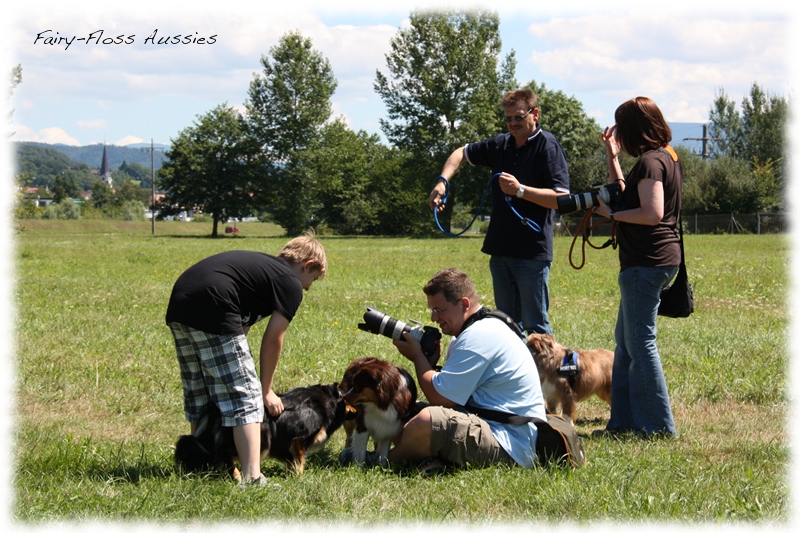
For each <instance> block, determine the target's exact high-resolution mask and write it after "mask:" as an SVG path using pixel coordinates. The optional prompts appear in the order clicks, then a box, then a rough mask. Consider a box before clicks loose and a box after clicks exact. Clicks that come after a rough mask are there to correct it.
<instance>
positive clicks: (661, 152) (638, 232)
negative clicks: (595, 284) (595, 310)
mask: <svg viewBox="0 0 800 533" xmlns="http://www.w3.org/2000/svg"><path fill="white" fill-rule="evenodd" d="M644 179H653V180H656V181H659V182H661V184H662V185H663V187H664V217H663V218H662V219H661V222H659V223H658V224H657V225H655V226H645V225H642V224H626V223H625V222H618V223H617V241H618V242H619V260H620V270H625V269H626V268H628V267H632V266H646V267H662V266H675V265H678V264H680V262H681V249H680V244H679V240H680V239H679V237H678V229H677V228H678V215H679V213H680V211H681V192H682V189H683V166H682V164H681V162H680V161H676V160H673V158H672V155H670V153H668V152H667V151H666V150H665V149H663V148H659V149H657V150H651V151H649V152H645V153H644V154H642V156H641V157H640V158H639V160H638V161H637V162H636V163H635V164H634V165H633V168H632V169H631V171H630V172H629V173H628V175H627V176H626V178H625V192H624V193H623V196H622V200H623V202H624V204H625V209H635V208H637V207H641V203H640V200H639V189H638V185H639V182H640V181H641V180H644Z"/></svg>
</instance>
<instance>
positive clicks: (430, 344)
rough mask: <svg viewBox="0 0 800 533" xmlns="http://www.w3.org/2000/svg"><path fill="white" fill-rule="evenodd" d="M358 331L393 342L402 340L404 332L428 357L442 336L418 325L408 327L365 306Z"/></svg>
mask: <svg viewBox="0 0 800 533" xmlns="http://www.w3.org/2000/svg"><path fill="white" fill-rule="evenodd" d="M358 329H360V330H363V331H368V332H370V333H374V334H375V335H383V336H384V337H389V338H390V339H394V340H402V339H403V332H404V331H405V332H407V333H408V334H409V335H411V336H412V337H413V338H415V339H416V340H417V341H419V343H420V344H421V345H422V351H423V353H425V355H426V356H429V355H430V354H431V353H432V352H433V350H435V348H436V342H437V341H438V340H439V339H441V338H442V334H441V333H440V332H439V330H438V329H436V328H433V327H430V326H425V328H424V329H423V328H420V326H419V325H418V324H417V325H414V326H409V325H408V324H406V323H405V322H403V321H402V320H397V319H396V318H392V317H390V316H389V315H387V314H386V313H384V312H382V311H378V310H377V309H375V308H374V307H369V306H367V312H366V313H364V322H362V323H360V324H359V325H358Z"/></svg>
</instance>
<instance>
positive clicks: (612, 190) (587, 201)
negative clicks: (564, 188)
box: [556, 183, 625, 215]
mask: <svg viewBox="0 0 800 533" xmlns="http://www.w3.org/2000/svg"><path fill="white" fill-rule="evenodd" d="M599 198H602V199H603V201H604V202H605V203H606V204H608V206H609V207H610V208H611V210H612V211H622V210H623V209H625V204H624V203H623V201H622V187H621V186H620V184H619V183H607V184H605V185H597V186H596V190H594V191H589V192H584V193H580V194H562V195H561V196H558V197H557V198H556V200H557V201H558V214H559V215H568V214H570V213H574V212H575V211H582V210H584V209H589V208H590V207H594V206H596V205H600V201H599Z"/></svg>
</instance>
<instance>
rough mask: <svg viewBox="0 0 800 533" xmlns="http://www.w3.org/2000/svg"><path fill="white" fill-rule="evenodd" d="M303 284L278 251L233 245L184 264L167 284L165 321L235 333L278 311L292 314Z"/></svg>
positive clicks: (241, 331)
mask: <svg viewBox="0 0 800 533" xmlns="http://www.w3.org/2000/svg"><path fill="white" fill-rule="evenodd" d="M302 300H303V286H302V283H301V281H300V278H298V277H297V274H295V272H294V270H292V267H291V266H290V265H289V263H288V262H287V261H286V260H285V259H283V258H282V257H274V256H271V255H267V254H263V253H260V252H250V251H244V250H234V251H230V252H222V253H219V254H216V255H212V256H211V257H207V258H205V259H203V260H202V261H200V262H198V263H196V264H195V265H193V266H191V267H189V268H188V269H187V270H186V271H185V272H184V273H183V274H181V275H180V277H179V278H178V280H177V281H176V282H175V285H174V286H173V288H172V295H171V296H170V299H169V306H168V307H167V316H166V320H167V323H170V322H179V323H181V324H185V325H187V326H190V327H193V328H195V329H199V330H201V331H205V332H207V333H213V334H217V335H240V334H242V333H243V329H242V327H243V326H252V325H253V324H255V323H256V322H258V321H259V320H261V319H262V318H264V317H267V316H270V315H271V314H272V313H273V312H275V311H278V312H279V313H280V314H281V315H283V316H284V317H286V318H287V319H288V320H290V321H291V320H292V318H294V315H295V313H296V312H297V309H298V307H300V303H301V302H302Z"/></svg>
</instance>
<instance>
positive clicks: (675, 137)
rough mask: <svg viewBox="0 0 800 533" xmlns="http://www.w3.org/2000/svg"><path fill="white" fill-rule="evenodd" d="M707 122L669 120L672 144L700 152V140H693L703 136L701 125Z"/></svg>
mask: <svg viewBox="0 0 800 533" xmlns="http://www.w3.org/2000/svg"><path fill="white" fill-rule="evenodd" d="M704 124H708V123H707V122H670V123H669V127H670V128H671V129H672V143H671V144H672V145H673V146H683V147H684V148H687V149H689V150H692V151H694V152H697V153H700V151H701V150H702V145H703V143H702V141H700V140H694V139H701V138H702V137H703V125H704Z"/></svg>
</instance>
